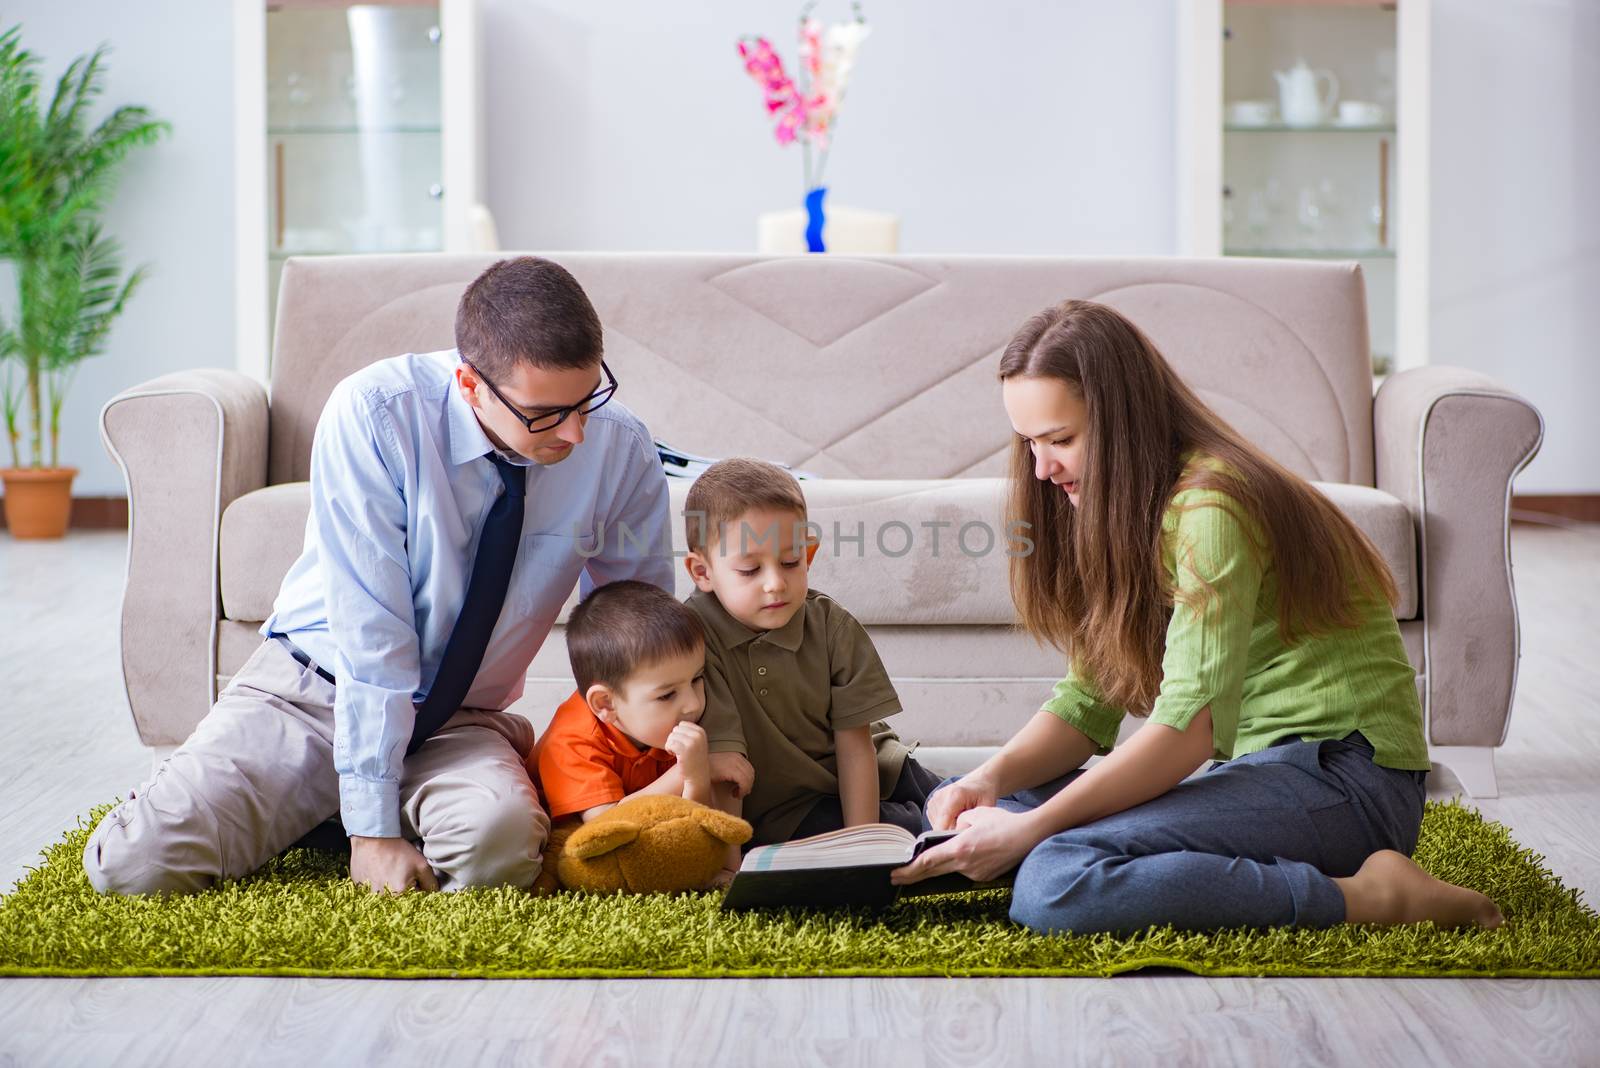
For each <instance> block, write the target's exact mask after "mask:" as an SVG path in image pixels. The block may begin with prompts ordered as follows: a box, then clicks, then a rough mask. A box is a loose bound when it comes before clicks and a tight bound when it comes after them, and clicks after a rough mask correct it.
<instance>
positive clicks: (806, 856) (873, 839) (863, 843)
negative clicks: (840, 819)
mask: <svg viewBox="0 0 1600 1068" xmlns="http://www.w3.org/2000/svg"><path fill="white" fill-rule="evenodd" d="M915 842H916V839H915V838H914V837H913V836H912V834H911V832H910V831H907V830H905V829H903V828H900V827H896V826H895V825H894V824H892V823H867V824H863V825H861V826H859V827H846V828H845V829H844V830H842V831H829V832H828V833H827V834H819V835H816V836H814V837H812V838H801V839H798V840H796V841H793V842H780V843H778V844H776V845H768V846H758V847H756V848H755V849H752V850H751V851H750V852H748V853H746V854H745V857H744V863H742V864H740V865H739V870H740V871H793V870H796V869H800V868H850V867H856V866H858V865H871V864H904V863H906V862H907V861H909V860H910V859H911V852H912V848H913V844H914V843H915Z"/></svg>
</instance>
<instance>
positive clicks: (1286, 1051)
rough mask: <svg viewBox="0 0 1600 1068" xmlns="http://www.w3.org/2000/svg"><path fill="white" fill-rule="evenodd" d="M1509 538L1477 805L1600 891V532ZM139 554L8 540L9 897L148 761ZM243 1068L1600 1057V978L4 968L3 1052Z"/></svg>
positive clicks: (114, 539)
mask: <svg viewBox="0 0 1600 1068" xmlns="http://www.w3.org/2000/svg"><path fill="white" fill-rule="evenodd" d="M1513 545H1514V554H1515V559H1516V565H1517V566H1516V581H1517V590H1518V594H1519V599H1520V602H1521V605H1522V613H1523V660H1522V674H1521V681H1520V687H1519V691H1518V694H1517V707H1516V712H1515V715H1514V716H1513V718H1512V723H1511V732H1510V737H1509V739H1508V741H1507V744H1506V746H1505V748H1504V749H1502V750H1501V751H1500V756H1499V760H1498V769H1499V772H1500V784H1501V796H1500V797H1499V798H1497V799H1485V800H1481V801H1479V802H1477V804H1478V806H1479V807H1480V808H1481V809H1482V810H1483V811H1484V812H1485V813H1486V814H1487V815H1489V816H1490V817H1492V818H1494V819H1497V820H1500V821H1502V822H1504V823H1506V824H1507V825H1509V826H1510V827H1511V828H1512V830H1513V832H1514V833H1515V834H1516V836H1517V838H1518V839H1519V840H1520V841H1521V842H1522V843H1523V844H1525V845H1527V846H1530V847H1532V848H1533V849H1535V850H1537V851H1538V852H1540V853H1543V854H1545V855H1546V856H1547V857H1548V859H1549V863H1550V866H1551V867H1552V868H1553V869H1554V870H1555V871H1556V872H1557V874H1559V875H1560V876H1561V877H1562V878H1563V879H1564V880H1565V881H1566V882H1567V883H1568V884H1569V885H1571V886H1576V887H1578V888H1580V889H1581V890H1582V891H1583V893H1584V896H1585V898H1586V899H1587V900H1588V901H1589V902H1590V903H1591V904H1595V903H1600V831H1597V830H1596V829H1597V828H1600V696H1597V695H1600V650H1597V648H1596V644H1597V643H1596V639H1597V638H1600V625H1597V624H1596V623H1595V622H1594V611H1595V609H1594V605H1595V604H1597V603H1600V528H1595V527H1590V528H1586V529H1579V530H1551V529H1539V528H1528V527H1518V528H1516V530H1515V532H1514V534H1513ZM123 553H124V540H123V538H122V536H121V535H119V534H77V535H74V536H72V537H71V538H69V539H68V540H66V541H65V542H62V543H57V544H30V543H26V542H16V541H14V540H12V539H11V538H10V537H9V536H7V535H5V534H4V533H0V732H3V733H0V739H4V740H3V741H0V888H6V889H8V888H9V887H10V886H11V885H12V884H13V883H14V882H15V880H16V879H18V878H20V877H21V876H22V875H23V873H24V871H25V869H26V868H27V867H28V866H29V865H30V864H32V863H35V862H36V861H37V855H38V850H39V849H40V847H41V846H43V845H44V844H46V843H47V842H50V841H52V840H54V839H55V838H56V837H58V836H59V835H60V834H61V832H62V830H63V829H65V828H67V827H69V826H71V825H72V823H73V821H74V820H75V819H76V818H77V817H78V816H79V815H80V814H81V813H83V812H85V811H87V809H88V808H89V807H90V806H91V805H93V804H95V803H97V802H100V801H103V800H105V799H107V798H109V797H111V796H112V795H114V794H117V793H119V792H122V791H124V790H126V789H127V788H128V787H129V786H130V785H133V784H135V783H136V782H137V781H138V780H139V779H140V778H141V777H142V776H143V775H144V774H145V773H146V771H147V770H148V767H149V758H148V756H147V754H146V752H145V751H144V750H143V749H142V748H141V747H140V746H139V744H138V741H137V740H136V738H135V737H134V734H133V727H132V723H131V720H130V718H129V715H128V710H127V705H126V701H125V699H124V697H123V694H122V692H121V685H120V682H119V679H118V669H117V652H116V634H117V612H118V597H119V591H120V588H121V581H122V573H123V564H124V558H123ZM1432 779H1433V781H1432V786H1431V790H1430V793H1431V794H1432V796H1435V797H1448V796H1450V795H1452V794H1453V793H1455V792H1456V786H1455V783H1454V781H1453V779H1451V777H1450V776H1449V775H1448V773H1444V772H1438V771H1436V772H1435V775H1434V776H1433V777H1432ZM224 1051H226V1052H225V1053H224ZM223 1059H226V1060H227V1061H228V1062H235V1063H239V1064H251V1063H274V1064H277V1063H283V1062H285V1061H289V1060H299V1061H303V1062H306V1063H314V1064H321V1063H371V1062H377V1061H380V1060H381V1061H384V1062H390V1061H393V1062H396V1063H413V1062H420V1061H431V1062H433V1063H435V1064H440V1063H448V1064H451V1065H457V1064H467V1063H476V1062H484V1061H492V1062H523V1061H528V1062H536V1063H548V1064H578V1063H583V1064H585V1065H593V1064H704V1063H712V1062H716V1063H720V1064H725V1065H744V1064H748V1063H752V1062H755V1061H760V1062H762V1063H763V1065H779V1064H829V1065H833V1064H856V1063H862V1064H885V1063H892V1064H894V1066H895V1068H902V1066H904V1068H913V1066H916V1065H922V1064H1002V1063H1005V1064H1011V1063H1017V1064H1026V1063H1048V1064H1076V1063H1093V1064H1122V1063H1128V1064H1143V1063H1152V1062H1156V1061H1160V1062H1161V1063H1163V1064H1166V1065H1184V1064H1201V1063H1204V1064H1220V1063H1228V1064H1232V1063H1244V1064H1264V1063H1270V1064H1284V1063H1294V1064H1302V1063H1308V1064H1349V1065H1361V1066H1368V1065H1390V1064H1393V1065H1407V1066H1415V1065H1445V1064H1450V1065H1479V1064H1483V1065H1508V1064H1551V1065H1600V981H1592V982H1591V981H1584V982H1574V981H1530V980H1314V979H1295V980H1281V979H1280V980H1249V979H1223V980H1219V979H1202V978H1198V977H1194V976H1188V975H1175V974H1173V975H1149V974H1142V975H1132V976H1122V977H1119V978H1117V979H1111V980H1075V979H977V980H968V979H952V980H945V979H897V980H877V979H831V980H799V979H796V980H709V981H698V980H697V981H687V980H658V981H649V980H641V981H622V980H610V981H570V982H557V981H548V980H547V981H490V982H481V981H425V982H402V981H388V982H385V981H365V980H306V979H253V978H243V979H233V978H216V979H207V978H201V979H92V980H77V979H56V980H31V979H28V980H24V979H6V980H0V1066H9V1065H12V1064H50V1065H64V1064H108V1063H116V1064H119V1065H122V1064H147V1063H162V1064H187V1063H199V1062H204V1063H207V1064H211V1063H216V1062H217V1061H219V1060H223Z"/></svg>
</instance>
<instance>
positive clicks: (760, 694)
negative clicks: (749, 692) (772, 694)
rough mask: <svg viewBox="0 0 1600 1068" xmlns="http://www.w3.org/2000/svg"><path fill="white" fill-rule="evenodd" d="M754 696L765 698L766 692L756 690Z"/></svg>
mask: <svg viewBox="0 0 1600 1068" xmlns="http://www.w3.org/2000/svg"><path fill="white" fill-rule="evenodd" d="M756 696H758V697H765V696H767V691H765V690H758V691H756Z"/></svg>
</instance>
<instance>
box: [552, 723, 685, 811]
mask: <svg viewBox="0 0 1600 1068" xmlns="http://www.w3.org/2000/svg"><path fill="white" fill-rule="evenodd" d="M677 762H678V758H677V757H675V756H673V755H672V754H671V753H669V752H667V751H666V750H665V749H640V748H639V747H638V746H636V745H634V744H633V742H631V741H629V740H628V737H627V735H625V734H623V733H622V732H621V731H619V730H617V729H616V728H615V727H612V726H610V725H608V724H605V723H602V722H600V718H599V717H598V716H596V715H595V714H594V713H593V712H591V711H590V710H589V705H588V703H587V702H586V701H584V699H583V694H581V693H574V694H573V695H572V696H571V697H569V698H567V699H566V700H565V701H563V702H561V707H560V708H558V709H556V714H555V717H554V718H553V719H551V720H550V726H549V728H548V729H547V730H546V731H545V732H544V737H542V738H540V739H539V744H538V745H537V746H536V747H535V748H534V751H533V755H532V756H531V757H529V759H528V764H529V769H528V770H529V771H532V772H534V781H535V782H536V783H537V784H538V786H539V793H540V796H541V797H542V798H543V799H544V805H545V810H546V811H547V812H548V813H549V814H550V818H551V819H552V820H558V819H560V818H561V817H563V816H572V815H576V814H578V813H580V812H583V811H584V810H586V809H591V808H594V807H595V806H596V805H609V804H612V803H613V802H617V801H621V800H622V799H623V798H624V797H627V796H628V795H629V794H631V793H635V792H636V791H639V790H642V789H644V788H645V787H646V786H649V785H650V784H651V783H653V782H655V781H656V780H657V779H659V778H661V776H662V774H663V773H665V772H666V770H667V769H668V768H670V767H672V766H673V765H674V764H676V763H677Z"/></svg>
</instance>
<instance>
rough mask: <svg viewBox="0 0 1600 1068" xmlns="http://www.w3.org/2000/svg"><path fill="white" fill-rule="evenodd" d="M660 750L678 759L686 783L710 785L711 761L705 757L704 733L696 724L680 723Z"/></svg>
mask: <svg viewBox="0 0 1600 1068" xmlns="http://www.w3.org/2000/svg"><path fill="white" fill-rule="evenodd" d="M661 748H663V749H665V750H666V751H667V752H669V753H671V754H672V755H673V756H675V757H677V758H678V767H679V768H680V769H681V770H682V771H683V779H684V782H686V783H704V784H705V785H706V786H707V787H709V786H710V785H711V761H710V760H709V759H708V757H707V755H706V731H705V728H704V727H702V726H700V724H698V723H680V724H678V725H677V726H676V727H674V728H672V733H671V734H669V735H667V744H666V745H664V746H662V747H661Z"/></svg>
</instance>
